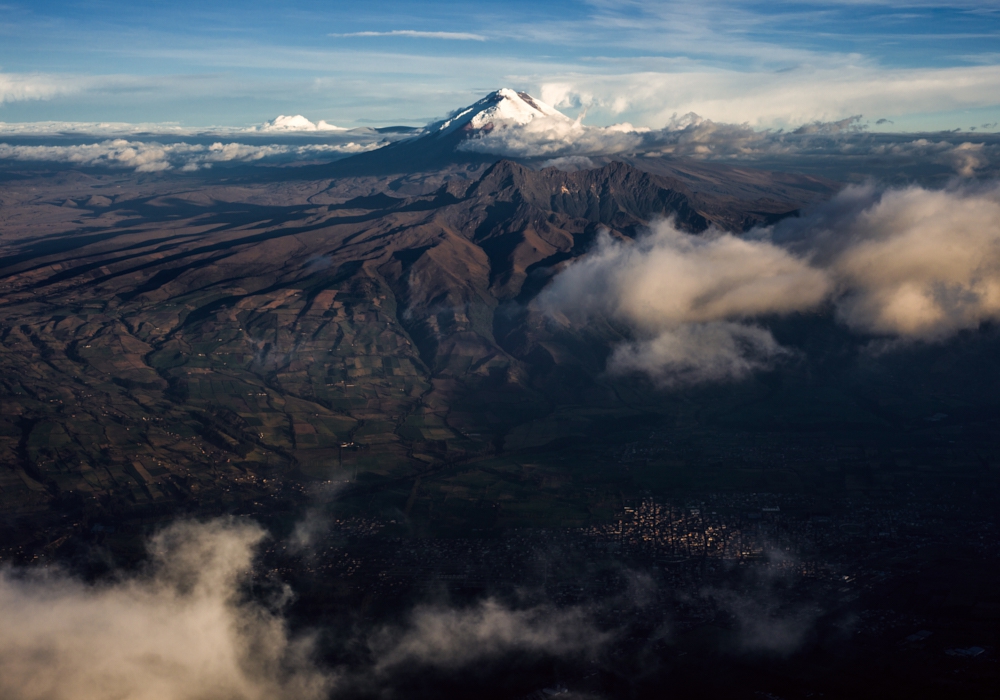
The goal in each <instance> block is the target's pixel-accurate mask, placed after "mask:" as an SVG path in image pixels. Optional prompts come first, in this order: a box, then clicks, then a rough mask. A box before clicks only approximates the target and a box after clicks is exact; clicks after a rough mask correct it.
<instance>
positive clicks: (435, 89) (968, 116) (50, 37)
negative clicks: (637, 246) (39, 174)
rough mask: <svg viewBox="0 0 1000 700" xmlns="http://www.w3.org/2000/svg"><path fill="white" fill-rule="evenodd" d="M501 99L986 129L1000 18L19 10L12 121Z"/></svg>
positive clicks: (13, 9) (908, 13) (377, 117)
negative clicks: (501, 93)
mask: <svg viewBox="0 0 1000 700" xmlns="http://www.w3.org/2000/svg"><path fill="white" fill-rule="evenodd" d="M501 86H511V87H515V88H518V89H526V90H528V91H529V92H532V93H533V94H535V95H536V96H539V97H541V98H542V99H546V100H548V101H550V102H553V103H555V104H557V106H559V107H560V109H563V110H564V111H566V112H568V113H571V114H577V113H579V112H580V111H582V110H586V114H587V117H586V119H587V122H588V123H592V124H598V125H603V124H610V123H615V122H620V121H629V122H631V123H633V124H636V125H645V126H651V127H659V126H663V125H664V124H666V123H668V122H669V120H670V119H671V117H672V116H673V115H674V114H678V115H682V114H684V113H686V112H690V111H694V112H697V113H699V114H701V115H703V116H707V117H709V118H711V119H714V120H717V121H727V122H737V123H743V122H747V123H750V124H752V125H755V126H785V125H796V124H801V123H805V122H809V121H814V120H835V119H841V118H844V117H848V116H852V115H855V114H863V115H864V117H865V119H866V120H868V121H869V122H870V123H871V125H872V128H877V129H896V130H920V129H955V128H961V129H968V128H970V127H973V126H975V127H977V128H979V129H983V128H984V125H987V124H992V123H994V122H997V121H1000V4H998V3H996V2H951V3H947V5H944V4H942V3H932V2H924V1H922V0H912V1H911V2H888V1H886V2H878V1H875V2H861V1H858V0H841V1H839V2H836V1H835V2H820V1H818V0H816V1H809V0H805V1H799V2H781V1H780V0H778V1H772V2H766V3H764V2H735V1H733V0H699V1H697V2H644V1H641V0H639V1H632V2H629V1H625V2H622V1H617V2H609V1H604V0H594V1H592V2H565V1H557V2H538V1H537V0H535V1H533V2H524V1H522V0H514V1H512V2H504V3H489V4H486V3H469V2H467V1H466V2H453V1H452V0H438V1H435V2H384V1H374V2H366V3H356V2H315V1H311V0H302V1H301V2H298V3H296V4H295V6H294V7H292V8H289V9H285V8H279V7H276V3H273V2H270V3H265V2H256V1H253V0H251V1H249V2H248V1H243V2H230V1H224V2H212V3H206V2H189V1H188V0H176V1H174V2H146V3H134V2H128V3H126V2H119V1H118V0H103V1H96V0H95V1H81V2H48V1H45V0H41V1H39V0H36V2H32V3H27V2H6V3H5V2H3V0H0V100H2V103H0V121H6V122H24V121H38V120H57V121H124V122H176V123H180V124H183V125H189V126H206V125H229V126H240V125H249V124H254V123H259V122H262V121H264V120H266V119H270V118H273V117H274V116H276V115H278V114H304V115H306V116H307V117H309V118H310V119H313V120H319V119H325V120H327V121H329V122H331V123H334V124H339V125H343V126H348V127H350V126H359V125H364V124H389V123H404V124H422V123H425V122H426V121H429V120H430V119H432V118H435V117H439V116H441V115H443V114H444V113H446V112H447V111H449V110H451V109H453V108H456V107H459V106H462V105H464V104H468V103H470V102H472V101H473V100H475V99H476V98H478V97H480V96H481V95H482V94H483V93H485V92H488V91H489V90H492V89H495V88H497V87H501ZM878 119H886V120H888V121H886V122H883V124H882V125H879V126H878V127H876V126H875V125H874V122H875V121H876V120H878ZM986 128H987V129H988V130H996V128H995V127H986Z"/></svg>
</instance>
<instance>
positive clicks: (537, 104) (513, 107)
mask: <svg viewBox="0 0 1000 700" xmlns="http://www.w3.org/2000/svg"><path fill="white" fill-rule="evenodd" d="M539 118H542V119H546V118H548V119H559V120H566V121H569V120H570V119H569V117H567V116H566V115H565V114H563V113H562V112H560V111H559V110H557V109H556V108H555V107H552V106H551V105H548V104H546V103H544V102H542V101H541V100H536V99H535V98H534V97H532V96H531V95H529V94H528V93H526V92H518V91H516V90H512V89H511V88H500V89H499V90H496V91H494V92H491V93H490V94H489V95H487V96H486V97H484V98H483V99H481V100H479V101H478V102H476V103H474V104H471V105H469V106H468V107H466V108H465V109H460V110H457V111H456V112H454V113H452V114H451V115H450V116H449V117H448V118H447V119H444V120H442V121H439V122H437V123H435V124H431V125H430V126H428V128H427V131H428V133H431V134H437V135H439V136H443V135H445V134H450V133H453V132H455V131H459V130H461V131H483V132H489V131H492V130H493V129H495V128H503V127H507V126H523V125H525V124H528V123H529V122H532V121H534V120H535V119H539Z"/></svg>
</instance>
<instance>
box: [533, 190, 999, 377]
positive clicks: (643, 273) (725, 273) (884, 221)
mask: <svg viewBox="0 0 1000 700" xmlns="http://www.w3.org/2000/svg"><path fill="white" fill-rule="evenodd" d="M537 303H538V306H539V308H540V309H541V310H542V311H543V312H546V313H548V314H549V315H552V316H556V317H565V318H566V319H568V320H569V321H572V322H577V323H581V322H586V320H587V319H589V318H592V317H595V316H602V317H607V318H612V319H615V320H617V321H619V322H623V323H625V324H626V325H627V326H628V327H629V328H631V329H632V332H633V335H634V337H635V340H634V341H632V342H630V343H625V344H622V345H620V346H618V347H617V348H615V349H614V351H613V353H612V355H611V357H610V359H609V361H608V370H609V371H611V372H613V373H626V372H643V373H646V374H648V375H650V376H652V377H654V378H656V379H657V380H658V381H659V382H661V383H662V384H665V385H676V384H685V383H694V382H700V381H711V380H716V381H717V380H726V379H736V378H740V377H742V376H745V375H746V374H747V373H748V372H750V371H752V370H755V369H761V368H766V367H768V366H770V365H771V364H773V362H774V361H776V360H778V359H780V358H781V357H782V356H783V355H787V354H788V353H789V352H790V351H789V350H788V349H786V348H783V347H781V346H780V345H779V344H778V343H777V341H776V340H775V339H774V337H773V336H772V335H771V333H770V331H768V330H767V329H766V328H764V327H762V326H760V325H757V324H755V322H754V320H755V319H761V318H762V317H767V316H774V315H785V314H790V313H795V312H807V311H813V310H820V309H822V308H823V307H824V306H826V305H831V306H832V307H833V309H834V313H835V315H836V318H837V319H838V320H839V321H840V322H841V323H843V324H845V325H846V326H847V327H848V328H850V329H851V330H853V331H855V332H857V333H861V334H866V335H876V336H882V337H887V338H893V339H900V340H910V341H937V340H942V339H945V338H948V337H950V336H952V335H954V334H955V333H957V332H958V331H961V330H967V329H975V328H978V327H979V325H980V324H982V323H984V322H987V321H993V320H998V319H1000V186H998V185H996V184H992V185H989V186H965V187H954V188H951V189H946V190H927V189H924V188H921V187H909V188H903V189H890V190H879V189H877V188H875V187H874V186H863V187H849V188H847V189H845V190H844V191H843V192H841V193H840V194H839V195H838V196H837V197H835V198H834V199H833V200H831V201H830V202H828V203H826V204H824V205H822V206H821V207H819V208H818V209H816V210H815V211H813V212H811V213H809V214H807V215H806V216H804V217H802V218H799V219H789V220H786V221H784V222H782V223H780V224H778V225H777V226H775V227H772V228H767V229H759V230H755V231H752V232H751V233H750V234H748V235H747V236H746V237H745V238H738V237H736V236H734V235H732V234H729V233H724V232H721V231H717V230H710V231H708V232H706V233H705V234H701V235H698V236H694V235H691V234H687V233H684V232H682V231H679V230H678V229H677V228H676V227H675V226H674V224H673V222H671V221H664V222H660V223H659V224H657V225H656V226H654V227H653V228H652V229H651V230H650V232H649V233H648V234H647V235H646V236H644V237H642V238H640V239H638V240H636V241H630V240H627V239H614V238H612V237H611V236H610V235H608V234H604V235H602V236H601V237H600V238H599V240H598V242H597V245H596V247H595V248H594V250H593V251H591V252H590V253H589V254H588V255H587V256H585V257H584V258H583V259H581V260H579V261H578V262H576V263H574V264H571V265H570V266H569V267H567V268H566V269H565V270H564V271H562V272H561V273H560V274H558V275H557V276H556V278H555V279H554V281H553V283H552V284H551V285H549V287H547V288H546V290H545V291H544V292H543V293H542V295H541V296H540V297H539V300H538V302H537Z"/></svg>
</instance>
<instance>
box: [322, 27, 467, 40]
mask: <svg viewBox="0 0 1000 700" xmlns="http://www.w3.org/2000/svg"><path fill="white" fill-rule="evenodd" d="M330 36H335V37H351V36H407V37H413V38H415V39H450V40H453V41H486V37H485V36H483V35H482V34H473V33H471V32H424V31H419V30H416V29H394V30H392V31H389V32H348V33H346V34H330Z"/></svg>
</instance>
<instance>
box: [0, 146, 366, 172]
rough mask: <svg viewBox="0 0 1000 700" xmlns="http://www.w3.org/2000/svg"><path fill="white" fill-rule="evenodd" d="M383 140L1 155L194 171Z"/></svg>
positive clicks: (1, 153) (345, 152)
mask: <svg viewBox="0 0 1000 700" xmlns="http://www.w3.org/2000/svg"><path fill="white" fill-rule="evenodd" d="M382 145H384V144H382V143H364V144H362V143H355V142H353V141H350V142H347V143H338V144H327V143H324V144H309V145H298V146H293V145H283V144H264V145H250V144H243V143H222V142H216V143H213V144H209V145H204V144H197V143H156V142H150V141H137V140H132V141H130V140H126V139H114V140H108V141H101V142H100V143H91V144H81V145H73V146H22V145H11V144H6V143H0V159H7V160H18V161H28V162H31V161H41V162H49V163H72V164H74V165H82V166H89V167H110V168H130V169H133V170H135V171H136V172H140V173H152V172H161V171H164V170H173V169H179V170H181V171H185V172H188V171H194V170H200V169H202V168H211V167H212V166H213V165H215V164H221V163H263V162H270V163H281V162H291V161H302V160H312V159H326V160H331V159H333V158H337V157H346V156H349V155H353V154H355V153H362V152H364V151H371V150H374V149H376V148H379V147H381V146H382Z"/></svg>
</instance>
